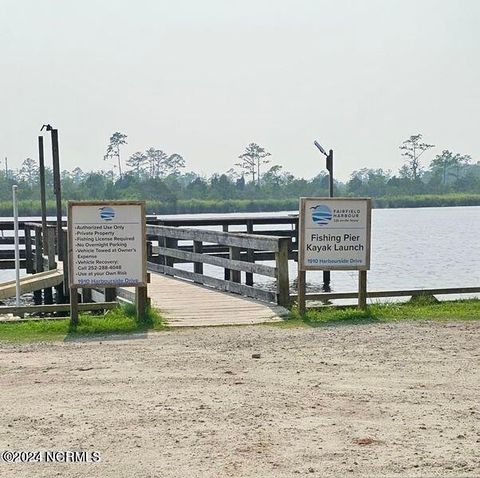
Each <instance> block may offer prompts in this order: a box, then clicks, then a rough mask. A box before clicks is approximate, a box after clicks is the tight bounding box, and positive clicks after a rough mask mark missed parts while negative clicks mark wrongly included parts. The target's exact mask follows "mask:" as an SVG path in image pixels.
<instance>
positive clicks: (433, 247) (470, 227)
mask: <svg viewBox="0 0 480 478" xmlns="http://www.w3.org/2000/svg"><path fill="white" fill-rule="evenodd" d="M292 213H294V212H293V211H291V212H290V214H292ZM274 214H276V213H258V214H255V216H262V215H268V216H271V215H274ZM285 214H287V213H286V212H282V213H278V215H285ZM245 215H246V214H245V213H241V214H225V215H222V216H245ZM199 216H201V217H215V216H217V215H216V214H202V215H196V216H195V217H199ZM175 217H183V218H188V217H192V215H178V216H175ZM29 219H31V220H35V219H38V218H29ZM282 227H285V226H279V228H282ZM206 228H208V229H212V227H211V226H207V227H206ZM262 228H264V229H272V226H263V227H261V226H257V227H256V229H257V230H261V229H262ZM232 229H235V228H232ZM237 229H238V228H237ZM187 268H189V267H188V266H187ZM189 269H190V268H189ZM207 271H211V272H213V273H214V274H215V275H216V276H218V277H223V271H221V270H220V269H218V268H215V267H211V268H210V267H209V266H205V272H207ZM296 274H297V271H296V263H294V262H290V279H291V281H293V280H294V279H295V277H296ZM357 276H358V273H357V272H356V271H332V284H331V285H332V290H333V291H336V292H343V291H345V292H350V291H354V290H356V289H357ZM13 278H14V273H13V271H0V281H4V280H11V279H13ZM254 280H255V282H256V283H258V284H263V285H265V286H268V285H269V282H270V281H269V278H266V277H262V276H257V275H255V276H254ZM321 285H322V273H321V272H308V273H307V288H308V291H309V292H314V291H320V290H321ZM479 285H480V207H444V208H415V209H374V210H373V211H372V253H371V270H370V271H369V273H368V289H369V290H372V291H373V290H378V291H380V290H394V289H422V288H442V287H474V286H479Z"/></svg>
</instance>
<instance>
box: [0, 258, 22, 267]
mask: <svg viewBox="0 0 480 478" xmlns="http://www.w3.org/2000/svg"><path fill="white" fill-rule="evenodd" d="M26 265H27V261H26V260H25V259H22V260H20V269H25V267H26ZM6 269H15V259H0V270H6Z"/></svg>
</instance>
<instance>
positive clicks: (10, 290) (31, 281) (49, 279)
mask: <svg viewBox="0 0 480 478" xmlns="http://www.w3.org/2000/svg"><path fill="white" fill-rule="evenodd" d="M62 281H63V276H62V273H61V272H58V271H46V272H43V273H39V274H33V275H31V276H25V277H22V278H21V279H20V290H21V293H22V294H26V293H29V292H34V291H36V290H41V289H45V288H47V287H53V286H55V285H58V284H61V283H62ZM14 296H15V281H8V282H4V283H2V284H1V285H0V300H3V299H6V298H7V297H14Z"/></svg>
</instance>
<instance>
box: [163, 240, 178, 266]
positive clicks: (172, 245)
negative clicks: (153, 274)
mask: <svg viewBox="0 0 480 478" xmlns="http://www.w3.org/2000/svg"><path fill="white" fill-rule="evenodd" d="M165 247H166V248H167V249H177V248H178V239H173V238H171V237H167V238H166V240H165ZM174 264H175V259H174V258H173V257H168V256H167V257H166V258H165V265H167V266H169V267H173V265H174Z"/></svg>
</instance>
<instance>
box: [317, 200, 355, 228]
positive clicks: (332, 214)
mask: <svg viewBox="0 0 480 478" xmlns="http://www.w3.org/2000/svg"><path fill="white" fill-rule="evenodd" d="M310 209H311V211H312V221H313V222H314V223H315V224H318V225H319V226H326V225H327V224H329V223H330V221H333V222H336V223H339V222H359V220H360V209H348V208H333V209H332V208H330V207H329V206H327V205H326V204H317V205H316V206H312V207H311V208H310Z"/></svg>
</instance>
